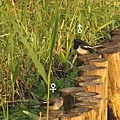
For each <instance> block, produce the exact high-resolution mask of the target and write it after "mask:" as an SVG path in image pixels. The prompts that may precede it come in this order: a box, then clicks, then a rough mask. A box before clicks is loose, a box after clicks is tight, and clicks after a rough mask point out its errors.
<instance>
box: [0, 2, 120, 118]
mask: <svg viewBox="0 0 120 120" xmlns="http://www.w3.org/2000/svg"><path fill="white" fill-rule="evenodd" d="M119 11H120V2H118V0H109V1H105V0H101V1H100V0H99V1H95V0H94V1H91V0H81V1H79V0H73V1H71V0H61V1H57V0H55V1H52V0H49V1H46V0H41V1H40V0H26V1H24V0H21V1H20V0H16V1H15V2H14V0H11V1H8V0H4V1H0V49H1V50H0V71H1V72H0V73H1V75H0V92H1V95H0V106H1V107H0V119H4V120H10V119H14V120H19V119H20V118H21V117H22V119H23V120H27V119H30V118H29V117H28V116H27V115H29V116H30V117H33V116H34V115H33V114H35V115H38V116H39V112H40V111H42V109H41V108H39V109H37V110H36V109H34V108H32V106H34V105H35V104H38V103H39V101H38V99H46V100H48V101H49V98H50V97H51V96H57V95H58V93H59V89H61V88H63V87H69V86H73V79H74V77H75V76H77V72H76V71H77V70H76V69H77V68H76V67H75V65H74V66H73V69H72V70H71V69H70V67H71V66H70V64H69V63H71V62H72V59H73V55H74V54H75V52H74V51H73V49H71V48H72V46H73V40H74V38H82V39H83V40H85V41H87V42H88V43H89V44H91V45H94V44H96V43H98V42H100V40H107V39H108V38H109V37H110V36H109V32H110V30H112V29H115V28H118V27H120V12H119ZM78 24H81V25H82V33H81V34H78V33H77V25H78ZM52 82H54V83H55V84H56V86H57V89H58V90H57V91H56V93H55V94H52V93H51V91H49V88H50V84H51V83H52ZM18 100H19V102H17V101H18ZM32 103H34V104H32ZM11 111H15V112H14V113H13V112H11ZM22 111H29V112H24V113H27V115H25V114H24V113H23V112H22ZM47 113H49V110H47ZM30 114H31V115H30ZM31 119H32V118H31Z"/></svg>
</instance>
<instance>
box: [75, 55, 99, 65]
mask: <svg viewBox="0 0 120 120" xmlns="http://www.w3.org/2000/svg"><path fill="white" fill-rule="evenodd" d="M95 58H101V54H87V55H80V56H78V57H77V66H82V65H83V64H84V63H86V64H87V62H88V61H89V60H91V59H95Z"/></svg>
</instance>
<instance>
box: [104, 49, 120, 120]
mask: <svg viewBox="0 0 120 120" xmlns="http://www.w3.org/2000/svg"><path fill="white" fill-rule="evenodd" d="M103 52H104V54H103V57H104V58H107V59H108V80H109V82H108V95H109V96H108V97H109V103H108V104H109V110H108V111H109V119H110V120H113V119H114V120H119V119H120V65H119V64H120V47H113V48H112V49H109V48H106V49H105V50H103Z"/></svg>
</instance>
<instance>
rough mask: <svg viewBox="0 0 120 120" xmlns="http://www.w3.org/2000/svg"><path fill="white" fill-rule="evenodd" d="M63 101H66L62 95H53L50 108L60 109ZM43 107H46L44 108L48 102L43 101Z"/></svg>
mask: <svg viewBox="0 0 120 120" xmlns="http://www.w3.org/2000/svg"><path fill="white" fill-rule="evenodd" d="M63 102H64V100H63V98H62V97H53V98H51V99H50V101H49V109H50V110H59V109H60V108H61V107H62V105H63ZM41 107H44V108H45V107H47V102H43V103H42V104H41Z"/></svg>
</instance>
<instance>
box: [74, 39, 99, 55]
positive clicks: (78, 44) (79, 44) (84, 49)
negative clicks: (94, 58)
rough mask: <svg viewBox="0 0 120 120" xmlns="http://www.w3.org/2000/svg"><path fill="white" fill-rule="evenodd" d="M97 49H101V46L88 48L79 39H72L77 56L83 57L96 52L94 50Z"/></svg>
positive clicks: (87, 45) (88, 46)
mask: <svg viewBox="0 0 120 120" xmlns="http://www.w3.org/2000/svg"><path fill="white" fill-rule="evenodd" d="M97 47H101V45H97V46H93V47H92V46H90V45H89V44H87V43H86V42H84V41H82V40H80V39H74V49H75V50H76V51H77V53H78V54H80V55H85V54H88V53H92V52H94V51H95V52H96V53H97V51H96V50H94V48H97Z"/></svg>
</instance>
